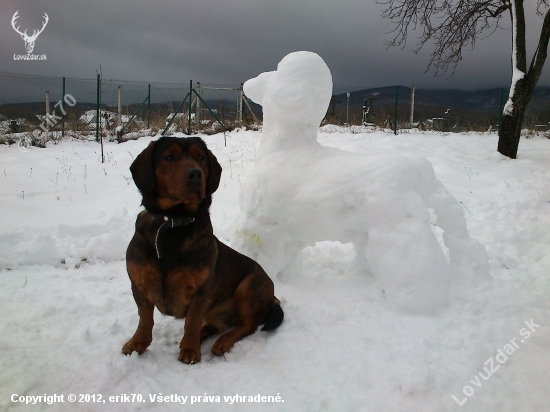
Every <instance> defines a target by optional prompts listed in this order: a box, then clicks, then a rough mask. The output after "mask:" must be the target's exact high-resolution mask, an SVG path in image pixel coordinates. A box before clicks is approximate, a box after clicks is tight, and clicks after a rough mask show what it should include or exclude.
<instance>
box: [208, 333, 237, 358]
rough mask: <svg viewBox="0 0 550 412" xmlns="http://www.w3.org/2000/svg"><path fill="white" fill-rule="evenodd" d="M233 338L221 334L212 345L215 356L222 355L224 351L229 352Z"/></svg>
mask: <svg viewBox="0 0 550 412" xmlns="http://www.w3.org/2000/svg"><path fill="white" fill-rule="evenodd" d="M234 343H235V342H234V341H233V339H231V338H230V337H229V336H227V334H225V335H222V336H220V337H219V338H218V340H216V342H214V345H213V346H212V353H213V354H214V355H216V356H222V355H223V354H224V353H226V352H229V351H230V350H231V348H232V347H233V345H234Z"/></svg>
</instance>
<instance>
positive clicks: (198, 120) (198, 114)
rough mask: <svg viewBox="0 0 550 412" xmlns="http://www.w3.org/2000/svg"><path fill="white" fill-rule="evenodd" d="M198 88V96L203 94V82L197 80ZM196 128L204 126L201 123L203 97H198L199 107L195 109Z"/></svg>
mask: <svg viewBox="0 0 550 412" xmlns="http://www.w3.org/2000/svg"><path fill="white" fill-rule="evenodd" d="M197 90H198V92H196V94H197V96H200V95H201V94H202V90H201V82H197ZM195 112H196V113H195V129H196V130H200V129H201V127H202V123H201V99H197V108H196V109H195Z"/></svg>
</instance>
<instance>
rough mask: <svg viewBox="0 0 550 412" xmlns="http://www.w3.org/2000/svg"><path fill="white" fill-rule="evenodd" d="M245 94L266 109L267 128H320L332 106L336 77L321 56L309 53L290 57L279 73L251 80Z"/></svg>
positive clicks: (267, 74) (278, 68)
mask: <svg viewBox="0 0 550 412" xmlns="http://www.w3.org/2000/svg"><path fill="white" fill-rule="evenodd" d="M244 93H245V94H246V96H248V97H249V98H251V99H252V100H253V101H255V102H256V103H258V104H261V105H262V109H263V113H264V127H266V126H268V127H273V126H275V127H276V126H277V124H273V123H277V122H280V121H284V122H285V123H288V125H289V126H291V127H293V128H296V127H298V128H299V127H300V126H305V127H315V128H316V127H319V124H320V123H321V121H322V120H323V117H324V116H325V114H326V112H327V108H328V105H329V103H330V97H331V95H332V75H331V74H330V70H329V68H328V67H327V65H326V64H325V62H324V61H323V59H322V58H321V57H320V56H319V55H317V54H315V53H312V52H306V51H301V52H295V53H290V54H289V55H287V56H285V57H284V58H283V60H281V61H280V62H279V64H278V66H277V70H276V71H272V72H266V73H262V74H260V75H259V76H258V77H255V78H254V79H250V80H248V81H247V82H246V83H245V84H244ZM266 122H267V123H270V124H268V125H266Z"/></svg>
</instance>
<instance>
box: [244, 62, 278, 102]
mask: <svg viewBox="0 0 550 412" xmlns="http://www.w3.org/2000/svg"><path fill="white" fill-rule="evenodd" d="M274 77H275V72H274V71H273V72H265V73H262V74H260V75H258V76H257V77H254V78H253V79H250V80H247V81H246V82H245V83H244V85H243V90H244V94H245V95H246V97H248V98H250V99H252V101H253V102H254V103H257V104H260V105H262V106H263V105H264V103H263V100H264V96H265V93H266V90H267V88H268V86H269V84H270V83H271V81H272V80H273V78H274Z"/></svg>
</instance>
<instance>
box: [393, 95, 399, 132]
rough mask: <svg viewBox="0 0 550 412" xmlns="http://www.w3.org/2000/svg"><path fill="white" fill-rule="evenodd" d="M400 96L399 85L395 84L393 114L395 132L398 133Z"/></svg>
mask: <svg viewBox="0 0 550 412" xmlns="http://www.w3.org/2000/svg"><path fill="white" fill-rule="evenodd" d="M398 98H399V86H395V112H394V115H393V134H395V135H397V102H398Z"/></svg>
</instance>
